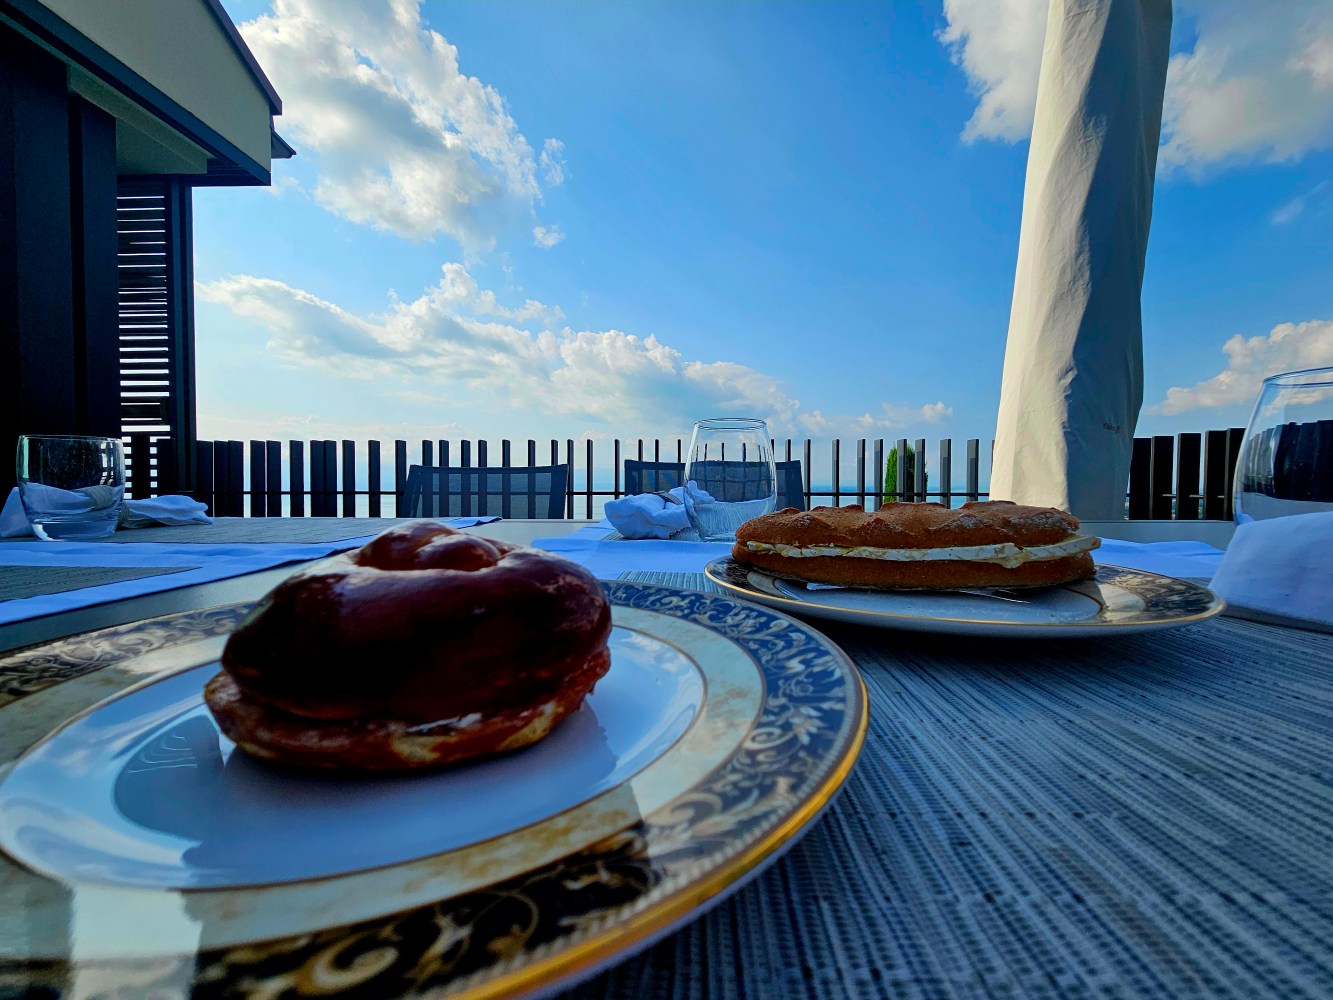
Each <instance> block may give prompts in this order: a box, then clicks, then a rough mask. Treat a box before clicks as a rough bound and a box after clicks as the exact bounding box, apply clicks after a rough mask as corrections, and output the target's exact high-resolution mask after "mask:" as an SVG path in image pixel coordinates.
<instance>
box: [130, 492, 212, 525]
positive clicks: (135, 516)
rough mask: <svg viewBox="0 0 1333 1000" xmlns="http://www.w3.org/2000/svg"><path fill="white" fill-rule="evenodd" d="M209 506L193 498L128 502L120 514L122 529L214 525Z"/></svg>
mask: <svg viewBox="0 0 1333 1000" xmlns="http://www.w3.org/2000/svg"><path fill="white" fill-rule="evenodd" d="M207 510H208V504H206V503H200V502H199V501H198V500H195V499H194V498H193V497H183V496H175V495H173V496H165V497H149V498H148V499H147V500H126V501H125V508H124V510H122V511H121V514H120V526H121V527H122V528H147V527H149V526H150V525H154V524H172V525H180V524H212V523H213V519H212V518H211V517H209V516H208V514H207V513H205V511H207Z"/></svg>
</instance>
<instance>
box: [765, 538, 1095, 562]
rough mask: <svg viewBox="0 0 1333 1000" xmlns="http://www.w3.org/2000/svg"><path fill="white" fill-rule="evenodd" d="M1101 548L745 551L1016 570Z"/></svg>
mask: <svg viewBox="0 0 1333 1000" xmlns="http://www.w3.org/2000/svg"><path fill="white" fill-rule="evenodd" d="M1099 545H1101V539H1099V538H1094V537H1093V536H1092V535H1074V536H1073V537H1072V538H1066V539H1065V540H1064V541H1063V542H1056V543H1055V544H1053V545H1028V546H1022V545H1015V544H1014V543H1013V542H995V543H994V544H991V545H948V546H944V547H941V548H937V549H881V548H877V547H875V546H873V545H810V546H806V547H802V546H799V545H783V544H781V543H778V544H770V543H769V542H746V543H745V547H746V548H748V549H749V550H750V551H751V552H757V553H760V554H763V553H768V552H771V553H773V554H775V555H779V556H787V557H789V558H791V559H812V558H814V557H816V556H847V557H849V558H852V559H883V560H885V561H886V562H925V561H926V560H946V559H953V560H960V561H964V562H984V563H998V564H999V565H1001V566H1003V567H1004V568H1005V569H1014V568H1015V567H1017V566H1022V565H1023V564H1024V563H1029V562H1046V561H1047V560H1050V559H1063V558H1064V557H1065V556H1072V555H1076V554H1078V553H1079V552H1090V551H1092V550H1093V549H1095V548H1096V547H1097V546H1099Z"/></svg>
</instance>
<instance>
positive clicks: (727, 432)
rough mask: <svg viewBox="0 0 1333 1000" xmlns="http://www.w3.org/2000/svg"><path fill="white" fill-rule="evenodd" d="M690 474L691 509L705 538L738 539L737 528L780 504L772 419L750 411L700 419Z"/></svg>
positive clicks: (688, 461) (688, 465) (693, 520)
mask: <svg viewBox="0 0 1333 1000" xmlns="http://www.w3.org/2000/svg"><path fill="white" fill-rule="evenodd" d="M684 476H685V483H686V486H685V510H686V513H687V514H688V515H689V519H690V524H691V525H692V526H693V527H694V530H695V531H697V532H698V533H699V539H700V540H701V541H705V542H734V541H735V540H736V529H737V528H739V527H740V526H741V525H742V524H744V523H745V522H746V521H748V520H750V519H751V518H755V517H758V516H759V515H760V514H768V513H770V512H771V511H773V510H774V509H776V507H777V499H778V495H777V472H776V470H775V469H774V466H773V445H772V441H771V440H770V438H769V436H768V425H767V424H766V423H764V421H762V420H758V419H754V418H750V417H711V418H709V419H707V420H700V421H698V422H697V423H696V424H695V425H694V435H693V437H692V438H691V439H690V450H689V454H688V455H687V456H686V459H685V473H684Z"/></svg>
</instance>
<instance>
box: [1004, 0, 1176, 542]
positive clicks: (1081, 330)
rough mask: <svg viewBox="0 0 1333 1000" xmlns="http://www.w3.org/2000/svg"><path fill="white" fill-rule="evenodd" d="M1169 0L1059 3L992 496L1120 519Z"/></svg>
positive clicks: (1139, 371)
mask: <svg viewBox="0 0 1333 1000" xmlns="http://www.w3.org/2000/svg"><path fill="white" fill-rule="evenodd" d="M1170 40H1171V2H1170V0H1051V5H1050V13H1049V15H1048V17H1047V22H1046V44H1045V48H1044V49H1043V51H1042V57H1041V76H1040V80H1039V83H1038V85H1037V110H1036V119H1035V121H1034V123H1033V126H1032V144H1031V146H1030V148H1029V151H1028V166H1027V179H1026V181H1025V184H1024V189H1023V220H1022V228H1021V230H1020V233H1019V239H1018V267H1017V271H1016V273H1015V275H1014V298H1013V305H1012V308H1011V311H1010V315H1009V338H1008V341H1007V343H1006V347H1005V355H1004V380H1003V384H1002V386H1001V390H1000V411H999V418H998V420H997V423H996V430H995V456H994V464H993V466H992V472H991V488H990V495H991V496H992V497H994V498H996V499H1008V500H1015V501H1017V502H1019V503H1032V504H1038V505H1041V506H1053V507H1060V508H1062V509H1065V510H1069V511H1072V512H1073V513H1074V514H1076V515H1077V516H1079V517H1082V518H1095V519H1106V518H1119V517H1122V516H1123V513H1124V502H1125V487H1126V484H1127V481H1128V479H1129V459H1130V453H1131V451H1132V449H1133V439H1134V425H1135V422H1136V421H1137V420H1138V415H1139V407H1140V405H1141V403H1142V402H1143V324H1142V313H1141V306H1140V296H1141V292H1142V288H1143V262H1144V254H1145V252H1146V250H1147V246H1148V226H1149V223H1150V221H1151V218H1152V191H1153V173H1154V171H1155V169H1156V166H1157V143H1158V139H1159V137H1160V134H1161V128H1162V94H1163V91H1164V90H1165V87H1166V67H1167V58H1168V52H1169V45H1170Z"/></svg>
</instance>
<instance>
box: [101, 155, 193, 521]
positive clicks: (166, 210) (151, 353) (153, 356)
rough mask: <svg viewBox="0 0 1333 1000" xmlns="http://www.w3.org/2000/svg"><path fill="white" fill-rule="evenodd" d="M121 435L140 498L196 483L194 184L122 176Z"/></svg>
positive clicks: (119, 261)
mask: <svg viewBox="0 0 1333 1000" xmlns="http://www.w3.org/2000/svg"><path fill="white" fill-rule="evenodd" d="M116 236H117V267H118V270H119V276H120V306H119V309H120V315H119V320H120V401H121V407H120V409H121V434H122V436H124V437H125V438H126V439H127V440H128V441H129V442H130V445H131V447H130V453H129V456H128V459H129V468H128V470H127V471H128V473H129V479H130V490H131V493H132V495H135V496H149V495H151V494H153V493H166V492H176V491H179V490H188V489H189V488H190V487H191V486H192V485H193V479H194V477H193V474H192V463H191V461H190V459H191V458H192V453H193V442H194V324H193V288H192V284H193V278H192V266H191V257H192V245H191V219H190V189H189V188H188V187H187V186H186V185H184V184H182V183H181V182H179V181H178V180H176V179H174V178H169V177H164V178H144V179H122V180H121V182H120V185H119V190H118V192H117V199H116Z"/></svg>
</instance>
